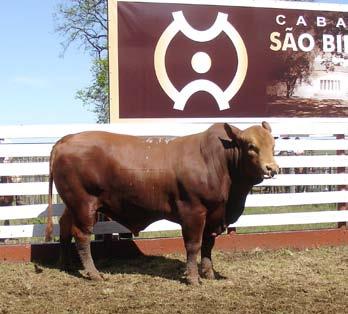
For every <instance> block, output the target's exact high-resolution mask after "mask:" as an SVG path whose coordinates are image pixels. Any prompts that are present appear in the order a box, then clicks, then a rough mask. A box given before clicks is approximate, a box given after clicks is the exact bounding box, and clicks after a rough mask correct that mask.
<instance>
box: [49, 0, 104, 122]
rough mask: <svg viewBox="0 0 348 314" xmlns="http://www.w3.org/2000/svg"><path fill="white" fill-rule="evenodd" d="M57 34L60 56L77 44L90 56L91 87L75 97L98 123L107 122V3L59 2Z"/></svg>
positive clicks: (85, 0) (88, 0)
mask: <svg viewBox="0 0 348 314" xmlns="http://www.w3.org/2000/svg"><path fill="white" fill-rule="evenodd" d="M54 17H55V21H56V25H57V26H56V32H58V33H59V34H60V35H61V36H62V37H63V38H64V40H63V42H62V43H61V44H62V47H63V54H64V52H65V51H66V49H68V47H69V46H70V45H71V44H72V43H77V44H79V45H80V47H82V48H84V49H85V51H87V52H89V53H90V54H91V55H92V57H93V63H92V66H91V73H92V81H91V85H90V86H88V87H86V88H85V89H82V90H79V91H77V94H76V98H77V99H79V100H81V101H82V103H83V105H84V106H86V107H87V108H88V109H89V110H90V111H92V112H94V113H95V114H96V117H97V123H107V122H109V97H108V92H109V77H108V72H109V71H108V60H107V0H69V1H68V0H62V2H61V3H60V4H59V5H58V7H57V11H56V13H55V15H54Z"/></svg>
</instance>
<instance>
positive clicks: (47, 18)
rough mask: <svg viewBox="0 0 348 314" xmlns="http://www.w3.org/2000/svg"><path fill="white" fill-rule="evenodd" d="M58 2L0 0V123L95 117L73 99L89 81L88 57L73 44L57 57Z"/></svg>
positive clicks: (88, 120)
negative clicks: (56, 9) (55, 12)
mask: <svg viewBox="0 0 348 314" xmlns="http://www.w3.org/2000/svg"><path fill="white" fill-rule="evenodd" d="M58 2H59V1H57V0H11V1H1V9H0V39H1V40H0V108H1V115H0V125H6V124H38V123H40V124H42V123H93V122H94V121H95V116H94V114H92V113H91V112H89V111H88V110H87V109H86V108H84V107H83V105H82V102H81V101H79V100H77V99H76V98H75V94H76V91H77V90H78V89H81V88H84V87H85V86H88V85H89V82H90V80H91V75H90V56H89V55H88V54H87V53H85V52H84V51H83V49H78V47H76V46H75V47H71V49H69V50H68V51H67V52H66V54H65V55H64V57H60V55H61V52H62V49H61V46H60V41H61V38H59V36H58V34H57V33H55V32H54V22H53V12H54V10H55V8H56V6H57V3H58Z"/></svg>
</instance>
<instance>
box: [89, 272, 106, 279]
mask: <svg viewBox="0 0 348 314" xmlns="http://www.w3.org/2000/svg"><path fill="white" fill-rule="evenodd" d="M87 276H88V278H89V279H90V280H93V281H103V280H104V277H103V275H101V274H99V273H90V272H89V273H87Z"/></svg>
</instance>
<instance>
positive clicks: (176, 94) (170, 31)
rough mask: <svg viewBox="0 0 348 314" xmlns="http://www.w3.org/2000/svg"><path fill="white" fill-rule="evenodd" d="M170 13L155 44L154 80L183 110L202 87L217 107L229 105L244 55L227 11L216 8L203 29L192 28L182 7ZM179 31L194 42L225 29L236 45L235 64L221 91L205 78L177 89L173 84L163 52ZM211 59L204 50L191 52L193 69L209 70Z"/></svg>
mask: <svg viewBox="0 0 348 314" xmlns="http://www.w3.org/2000/svg"><path fill="white" fill-rule="evenodd" d="M172 15H173V21H172V23H171V24H170V25H169V26H168V27H167V28H166V29H165V31H164V32H163V34H162V35H161V37H160V39H159V40H158V43H157V45H156V49H155V55H154V65H155V72H156V76H157V79H158V82H159V83H160V85H161V87H162V89H163V90H164V91H165V93H166V94H167V95H168V96H169V97H170V98H171V99H172V100H173V101H174V106H173V108H174V109H176V110H184V109H185V105H186V103H187V101H188V99H189V98H190V97H191V96H192V95H193V94H195V93H196V92H199V91H205V92H208V93H209V94H211V95H212V96H213V97H214V98H215V100H216V102H217V105H218V107H219V109H220V111H221V110H226V109H229V108H230V105H229V101H230V100H231V99H232V98H233V97H234V96H235V95H236V94H237V92H238V91H239V89H240V87H241V86H242V84H243V81H244V79H245V76H246V72H247V69H248V55H247V50H246V48H245V45H244V42H243V39H242V37H241V36H240V35H239V33H238V32H237V30H236V29H235V28H234V27H233V26H232V24H231V23H229V22H228V20H227V18H228V15H227V14H225V13H221V12H219V13H218V15H217V17H216V20H215V22H214V24H213V25H212V26H211V27H210V28H209V29H207V30H204V31H199V30H196V29H194V28H193V27H192V26H191V25H190V24H188V22H187V21H186V19H185V17H184V15H183V12H182V11H177V12H173V13H172ZM179 31H181V32H182V33H183V34H184V35H185V36H186V37H187V38H189V39H191V40H192V41H196V42H208V41H211V40H213V39H214V38H216V37H217V36H218V35H219V34H220V33H221V32H225V34H226V35H227V36H228V38H229V39H230V40H231V42H232V44H233V45H234V47H235V49H236V52H237V59H238V60H237V61H238V64H237V70H236V73H235V75H234V77H233V78H232V80H231V82H230V84H229V85H228V86H227V88H226V89H225V90H224V91H223V90H222V89H221V88H220V87H219V86H218V85H217V84H215V83H214V82H212V81H210V80H206V79H197V80H194V81H191V82H189V83H188V84H187V85H186V86H185V87H184V88H182V90H181V91H178V90H177V89H176V88H175V86H174V85H173V84H172V82H171V81H170V79H169V77H168V74H167V70H166V65H165V56H166V52H167V48H168V46H169V44H170V42H171V41H172V39H173V38H174V37H175V35H176V34H177V33H178V32H179ZM211 62H212V60H211V58H210V56H209V55H208V54H207V53H205V52H202V51H197V53H195V54H194V55H193V56H192V59H191V66H192V68H193V70H194V71H195V72H197V73H198V74H202V73H207V72H208V71H209V69H210V67H211Z"/></svg>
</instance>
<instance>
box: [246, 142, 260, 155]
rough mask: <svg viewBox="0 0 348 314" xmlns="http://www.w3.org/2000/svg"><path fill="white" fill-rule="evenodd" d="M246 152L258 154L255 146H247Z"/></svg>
mask: <svg viewBox="0 0 348 314" xmlns="http://www.w3.org/2000/svg"><path fill="white" fill-rule="evenodd" d="M248 150H249V152H253V153H258V152H259V149H258V148H257V146H256V145H255V144H252V143H250V144H249V145H248Z"/></svg>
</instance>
